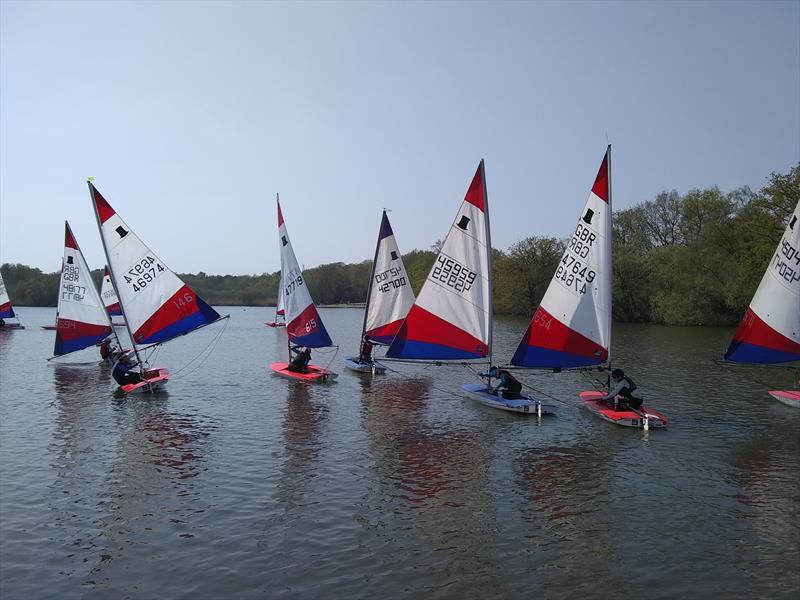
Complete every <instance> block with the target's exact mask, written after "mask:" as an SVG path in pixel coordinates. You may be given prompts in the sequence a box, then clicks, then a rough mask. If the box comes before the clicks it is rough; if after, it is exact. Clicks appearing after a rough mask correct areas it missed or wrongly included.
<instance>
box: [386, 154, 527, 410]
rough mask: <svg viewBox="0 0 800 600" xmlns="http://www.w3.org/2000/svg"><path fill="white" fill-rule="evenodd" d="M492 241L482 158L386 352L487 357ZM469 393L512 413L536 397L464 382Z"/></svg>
mask: <svg viewBox="0 0 800 600" xmlns="http://www.w3.org/2000/svg"><path fill="white" fill-rule="evenodd" d="M491 252H492V244H491V236H490V229H489V203H488V198H487V196H486V178H485V175H484V164H483V160H481V162H480V164H479V165H478V168H477V170H476V171H475V175H474V177H473V178H472V182H471V183H470V186H469V188H468V189H467V193H466V195H465V197H464V200H463V201H462V203H461V206H459V208H458V212H457V213H456V218H455V220H454V221H453V224H452V225H451V227H450V231H449V232H448V233H447V237H445V239H444V242H443V243H442V247H441V250H440V251H439V254H438V255H437V257H436V260H435V261H434V263H433V266H432V267H431V270H430V272H429V273H428V277H427V279H426V280H425V283H424V284H423V285H422V289H421V290H420V291H419V295H418V296H417V299H416V301H415V302H414V304H413V305H412V306H411V309H410V310H409V311H408V316H406V318H405V321H403V324H402V325H401V327H400V330H399V331H398V332H397V335H396V336H395V338H394V340H392V343H391V345H390V346H389V349H388V350H387V352H386V356H387V357H389V358H393V359H404V360H418V361H436V362H439V361H468V360H482V361H485V360H488V361H489V363H491V344H492V255H491ZM462 390H463V391H464V393H465V394H466V396H467V397H468V398H470V399H472V400H475V401H477V402H479V403H481V404H484V405H487V406H491V407H493V408H499V409H501V410H507V411H511V412H519V413H530V412H532V407H535V404H536V401H535V400H533V399H531V398H529V397H527V396H526V397H523V398H519V399H516V400H507V399H505V398H503V397H502V396H495V395H493V394H492V393H491V388H489V387H488V385H485V384H468V385H463V386H462Z"/></svg>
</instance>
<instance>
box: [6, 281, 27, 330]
mask: <svg viewBox="0 0 800 600" xmlns="http://www.w3.org/2000/svg"><path fill="white" fill-rule="evenodd" d="M6 319H16V323H9V322H8V321H6ZM0 329H25V326H24V325H23V324H22V323H20V322H19V318H18V317H17V314H16V313H15V312H14V307H13V306H12V305H11V299H10V298H9V297H8V292H7V291H6V284H5V283H3V274H2V273H0Z"/></svg>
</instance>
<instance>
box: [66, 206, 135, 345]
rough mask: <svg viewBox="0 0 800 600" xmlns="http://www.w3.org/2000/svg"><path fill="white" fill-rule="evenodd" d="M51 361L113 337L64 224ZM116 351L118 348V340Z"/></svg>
mask: <svg viewBox="0 0 800 600" xmlns="http://www.w3.org/2000/svg"><path fill="white" fill-rule="evenodd" d="M55 330H56V341H55V347H54V348H53V357H54V358H55V357H57V356H63V355H65V354H70V353H71V352H77V351H78V350H83V349H84V348H88V347H89V346H94V345H96V344H98V343H100V342H101V341H103V340H104V339H106V338H107V337H108V336H110V335H114V337H116V334H115V333H114V330H113V329H112V327H111V319H110V318H109V316H108V313H107V312H106V310H105V307H104V306H103V302H102V301H101V300H100V296H99V295H98V293H97V288H96V287H95V286H94V281H92V274H91V272H90V271H89V267H88V265H87V264H86V259H84V257H83V252H81V249H80V247H79V246H78V242H77V241H76V240H75V236H74V235H73V233H72V229H70V226H69V223H68V222H66V221H65V222H64V258H63V261H62V267H61V281H60V283H59V288H58V308H57V309H56V325H55ZM116 341H117V347H118V348H120V347H121V345H120V343H119V339H117V340H116Z"/></svg>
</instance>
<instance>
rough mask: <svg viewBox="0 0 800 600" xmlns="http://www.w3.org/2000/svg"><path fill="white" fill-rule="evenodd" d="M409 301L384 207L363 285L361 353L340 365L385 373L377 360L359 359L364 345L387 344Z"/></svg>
mask: <svg viewBox="0 0 800 600" xmlns="http://www.w3.org/2000/svg"><path fill="white" fill-rule="evenodd" d="M413 304H414V292H413V291H412V289H411V281H410V280H409V278H408V274H407V273H406V268H405V266H404V265H403V257H402V256H401V255H400V249H399V248H398V247H397V240H396V239H395V237H394V232H393V231H392V226H391V224H390V223H389V217H388V216H387V215H386V210H384V211H383V216H382V217H381V227H380V231H379V233H378V243H377V245H376V247H375V258H374V259H373V261H372V272H371V273H370V278H369V286H368V288H367V304H366V306H365V307H364V324H363V326H362V328H361V337H360V338H359V339H360V349H361V353H360V355H359V356H348V357H347V358H345V359H344V365H345V366H346V367H347V368H348V369H351V370H353V371H358V372H360V373H384V372H386V367H384V366H383V365H382V364H381V363H380V362H378V361H377V360H375V359H372V358H371V359H370V360H362V356H364V354H365V352H367V350H365V344H370V345H379V346H388V345H389V344H390V343H391V342H392V340H393V339H394V336H395V335H397V332H398V331H399V329H400V326H401V325H402V323H403V319H405V317H406V315H407V314H408V311H409V309H410V308H411V306H412V305H413ZM369 347H370V346H366V348H369ZM370 352H371V350H370Z"/></svg>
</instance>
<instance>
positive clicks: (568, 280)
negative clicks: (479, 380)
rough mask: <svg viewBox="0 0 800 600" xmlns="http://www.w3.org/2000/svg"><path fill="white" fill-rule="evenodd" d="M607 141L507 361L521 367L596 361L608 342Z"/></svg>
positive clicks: (603, 357) (606, 353)
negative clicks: (552, 271) (550, 273)
mask: <svg viewBox="0 0 800 600" xmlns="http://www.w3.org/2000/svg"><path fill="white" fill-rule="evenodd" d="M610 157H611V146H609V147H608V149H607V151H606V155H605V157H604V158H603V162H602V163H601V165H600V170H599V171H598V173H597V177H596V178H595V182H594V185H593V186H592V190H591V192H590V193H589V198H588V199H587V200H586V204H585V205H584V207H583V210H582V211H581V214H580V218H579V219H578V224H577V226H576V228H575V230H574V232H573V234H572V237H571V238H570V241H569V244H568V245H567V249H566V250H565V252H564V255H563V256H562V257H561V260H560V261H559V263H558V268H557V269H556V272H555V274H554V275H553V279H552V280H551V282H550V285H549V287H548V288H547V291H546V292H545V295H544V298H542V302H541V304H540V305H539V307H538V308H537V309H536V312H535V313H534V315H533V319H532V320H531V323H530V325H529V327H528V330H527V332H526V333H525V336H524V337H523V339H522V342H521V343H520V345H519V347H518V348H517V351H516V353H515V354H514V357H513V358H512V360H511V362H512V364H514V365H517V366H522V367H542V368H550V367H553V368H556V367H557V368H568V367H584V366H590V365H596V364H601V363H603V362H606V361H608V360H610V359H609V349H610V347H611V277H612V271H611V244H612V238H611V176H610Z"/></svg>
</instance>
